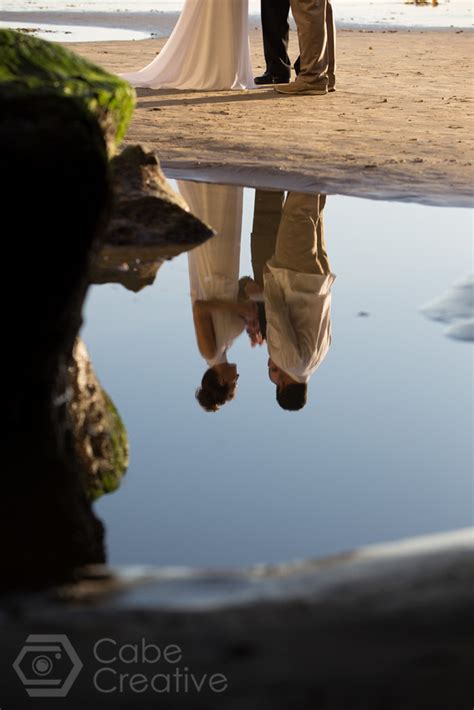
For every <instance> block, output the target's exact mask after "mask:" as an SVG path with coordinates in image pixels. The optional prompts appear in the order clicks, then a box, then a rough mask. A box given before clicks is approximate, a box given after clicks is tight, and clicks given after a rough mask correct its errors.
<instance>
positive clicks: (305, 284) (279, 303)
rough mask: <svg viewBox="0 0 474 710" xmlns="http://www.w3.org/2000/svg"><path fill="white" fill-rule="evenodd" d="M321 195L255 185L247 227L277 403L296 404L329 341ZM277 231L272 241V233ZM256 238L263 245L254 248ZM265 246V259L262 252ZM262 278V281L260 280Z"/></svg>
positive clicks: (250, 288) (329, 280) (329, 277)
mask: <svg viewBox="0 0 474 710" xmlns="http://www.w3.org/2000/svg"><path fill="white" fill-rule="evenodd" d="M325 203H326V197H325V196H324V195H310V194H305V193H299V192H290V193H288V196H287V197H286V200H285V199H284V193H282V192H278V193H274V192H269V191H262V190H260V191H258V192H257V195H256V200H255V217H254V227H253V232H252V257H253V263H254V269H255V281H254V282H250V283H249V284H248V285H247V286H246V290H247V292H248V293H249V295H250V296H251V297H252V296H253V297H259V294H260V298H263V302H264V304H265V316H266V323H265V331H266V338H267V344H268V354H269V359H268V374H269V377H270V379H271V381H272V382H273V383H274V384H275V385H276V397H277V401H278V403H279V405H280V406H281V407H282V408H283V409H287V410H293V411H295V410H299V409H302V408H303V407H304V405H305V404H306V397H307V383H308V381H309V378H310V377H311V375H312V374H313V373H314V372H315V370H316V369H317V368H318V367H319V365H320V364H321V362H322V360H323V359H324V357H325V356H326V354H327V351H328V349H329V346H330V344H331V286H332V284H333V282H334V279H335V276H334V274H333V273H331V268H330V265H329V259H328V255H327V251H326V244H325V240H324V226H323V209H324V205H325ZM269 227H270V229H272V230H273V234H276V239H275V242H274V244H273V242H272V233H271V232H269ZM260 230H261V231H260ZM260 239H261V241H262V247H263V248H262V249H260V248H259V242H260ZM269 248H270V249H271V252H272V253H271V256H270V251H267V255H266V256H267V257H269V258H267V259H266V260H265V262H264V261H263V259H262V254H264V252H265V250H269ZM262 280H263V286H262Z"/></svg>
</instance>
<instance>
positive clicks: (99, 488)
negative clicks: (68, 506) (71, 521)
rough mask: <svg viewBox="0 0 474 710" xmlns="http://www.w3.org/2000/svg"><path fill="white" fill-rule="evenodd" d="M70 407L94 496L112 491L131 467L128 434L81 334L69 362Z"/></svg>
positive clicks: (91, 496) (79, 454)
mask: <svg viewBox="0 0 474 710" xmlns="http://www.w3.org/2000/svg"><path fill="white" fill-rule="evenodd" d="M68 391H69V398H68V399H69V402H68V410H69V416H70V421H71V422H72V433H73V439H74V446H75V449H76V455H77V457H78V459H79V460H80V462H81V464H82V468H83V471H84V475H85V481H84V487H85V491H86V493H87V496H88V498H89V499H90V500H96V499H97V498H99V497H100V496H102V495H103V494H104V493H112V491H115V490H116V489H117V488H118V487H119V486H120V482H121V480H122V477H123V475H124V473H125V471H126V470H127V467H128V453H129V447H128V437H127V431H126V429H125V426H124V424H123V422H122V419H121V417H120V414H119V413H118V411H117V409H116V407H115V405H114V403H113V402H112V400H111V399H110V397H109V395H108V394H107V393H106V392H105V390H103V389H102V387H101V385H100V383H99V381H98V379H97V376H96V374H95V371H94V368H93V366H92V362H91V360H90V357H89V353H88V352H87V348H86V346H85V344H84V342H83V341H82V340H81V339H80V338H77V340H76V344H75V346H74V351H73V357H72V361H71V364H70V366H69V390H68Z"/></svg>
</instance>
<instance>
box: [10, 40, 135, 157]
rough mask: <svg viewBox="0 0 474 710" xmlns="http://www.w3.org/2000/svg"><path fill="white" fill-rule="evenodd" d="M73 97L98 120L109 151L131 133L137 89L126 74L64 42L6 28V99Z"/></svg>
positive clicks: (113, 149) (112, 151)
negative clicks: (111, 70) (105, 66)
mask: <svg viewBox="0 0 474 710" xmlns="http://www.w3.org/2000/svg"><path fill="white" fill-rule="evenodd" d="M35 95H43V96H44V95H55V96H68V97H71V98H74V99H76V100H78V101H79V102H80V103H81V104H82V105H84V106H85V107H86V108H87V110H88V111H89V112H90V113H92V114H93V115H94V116H95V117H96V118H97V120H98V122H99V124H100V126H101V127H102V130H103V132H104V136H105V139H106V143H107V148H108V152H109V155H112V154H113V153H114V151H115V148H116V146H117V145H118V144H119V143H120V141H121V140H122V138H123V137H124V135H125V132H126V130H127V127H128V124H129V122H130V119H131V117H132V114H133V109H134V106H135V91H134V89H133V88H132V87H131V86H130V84H128V83H127V82H126V81H123V79H120V78H119V77H118V76H115V75H114V74H109V73H108V72H106V71H105V70H104V69H102V68H101V67H98V66H97V65H95V64H92V63H91V62H89V61H87V60H85V59H83V58H82V57H80V56H78V55H77V54H74V53H73V52H71V51H69V50H67V49H65V48H64V47H62V46H61V45H59V44H55V43H52V42H46V41H44V40H41V39H38V38H36V37H31V36H29V35H25V34H23V33H21V32H14V31H13V30H0V100H1V99H2V98H11V97H13V96H25V97H29V96H31V97H34V96H35Z"/></svg>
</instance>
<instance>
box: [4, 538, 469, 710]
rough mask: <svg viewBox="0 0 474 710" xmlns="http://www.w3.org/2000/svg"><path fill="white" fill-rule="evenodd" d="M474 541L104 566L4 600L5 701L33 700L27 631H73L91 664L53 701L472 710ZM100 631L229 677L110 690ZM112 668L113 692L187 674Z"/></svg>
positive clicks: (270, 709)
mask: <svg viewBox="0 0 474 710" xmlns="http://www.w3.org/2000/svg"><path fill="white" fill-rule="evenodd" d="M473 540H474V537H473V530H472V529H466V530H460V531H456V532H453V533H447V534H442V535H433V536H428V537H422V538H414V539H411V540H406V541H401V542H398V543H393V544H388V545H378V546H374V547H368V548H363V549H361V550H358V551H355V552H352V553H348V554H345V555H340V556H338V557H333V558H329V559H326V560H321V561H308V562H300V563H295V564H292V565H282V566H279V567H268V568H266V567H261V568H256V569H253V570H250V571H247V572H240V571H239V572H227V573H221V574H219V573H214V572H209V573H208V572H205V571H189V570H166V569H165V570H136V569H135V570H134V569H128V570H127V569H125V570H121V571H119V572H117V573H116V575H115V576H111V575H110V574H108V573H107V571H106V570H96V572H95V573H91V574H90V576H89V578H88V579H83V581H81V582H78V583H77V584H76V585H72V586H69V587H63V588H61V589H56V590H55V592H54V594H49V595H48V596H28V597H25V598H23V599H21V600H19V599H18V598H16V599H15V600H14V601H13V600H10V599H8V598H3V603H2V607H1V616H0V619H1V621H0V624H1V626H0V629H1V636H0V638H1V645H2V653H1V658H2V661H1V662H2V664H3V666H4V667H3V669H2V686H3V687H2V692H3V698H4V700H5V706H6V707H9V708H20V707H24V706H25V705H24V704H25V698H26V695H25V691H24V688H23V687H22V686H21V683H19V681H18V678H17V677H16V675H15V673H14V671H13V670H12V668H11V663H12V662H13V660H14V659H15V656H16V655H17V654H18V653H19V651H20V649H21V647H22V645H23V643H24V641H25V638H26V636H27V635H28V634H38V633H48V634H64V633H66V634H67V636H68V637H69V640H70V641H71V643H72V644H73V646H74V648H75V649H76V651H77V653H78V655H79V657H80V658H81V661H82V662H83V664H84V668H83V670H82V672H81V674H80V675H79V678H78V680H77V681H76V683H75V684H74V687H73V689H72V690H71V692H70V693H69V695H68V698H67V700H65V701H61V700H56V701H55V707H60V708H63V707H64V708H67V710H73V709H74V710H75V708H78V709H79V708H81V710H82V708H84V707H85V705H86V703H89V704H91V703H93V704H94V703H97V704H99V703H100V707H107V708H108V707H110V708H112V707H114V708H115V707H120V708H134V709H135V708H138V707H139V708H140V709H141V708H146V709H148V708H150V710H151V708H156V707H165V708H192V709H193V710H198V709H202V710H214V708H216V709H217V708H219V709H222V708H223V709H224V710H226V709H227V708H229V709H231V710H249V709H251V710H253V709H254V708H255V709H256V710H257V709H258V710H280V709H281V710H290V709H293V708H297V709H298V710H306V709H307V710H317V709H319V708H321V709H323V708H324V709H325V710H353V709H357V710H372V709H374V710H375V709H377V710H385V709H387V710H389V709H390V710H394V709H397V710H398V709H400V710H401V709H402V708H403V710H406V708H413V709H415V708H416V710H420V709H421V710H423V709H424V708H426V710H428V709H429V710H437V709H438V708H439V710H441V709H442V710H446V708H449V709H450V710H457V709H459V710H461V708H469V707H471V705H472V702H471V701H472V697H471V693H472V659H473V654H474V635H473V632H474V603H473V598H472V589H473V584H474V559H473V548H474V544H473ZM102 638H108V639H112V642H110V643H109V645H108V646H107V647H106V648H107V650H108V651H113V650H114V649H115V650H116V647H115V645H114V644H117V646H120V645H122V644H139V645H140V643H141V639H145V640H146V643H148V644H155V645H157V646H159V647H160V648H161V649H164V648H165V647H166V646H168V645H170V644H175V645H178V646H179V647H180V649H181V651H182V658H181V660H180V661H179V664H178V666H179V667H180V668H181V670H182V671H183V673H184V669H187V670H186V673H188V674H191V673H192V674H193V675H194V677H195V678H202V677H203V675H204V674H207V677H209V676H210V675H212V674H216V673H220V674H224V675H225V676H226V678H227V680H228V688H227V689H226V690H225V692H222V693H212V692H210V691H209V686H206V687H207V691H206V690H203V691H202V692H201V693H197V692H194V693H193V692H188V693H185V692H175V691H170V692H169V693H167V694H166V695H162V694H161V695H159V694H157V693H156V692H154V691H153V690H152V689H148V690H145V691H144V692H142V693H140V695H137V693H136V692H133V691H132V690H131V689H130V687H129V686H128V685H127V683H125V687H124V691H123V692H121V693H118V691H114V692H110V693H103V692H100V691H99V690H97V689H96V688H95V687H94V682H93V678H94V674H95V673H96V672H97V671H98V670H100V668H102V667H104V664H101V663H100V662H99V661H97V660H96V659H95V658H94V655H93V647H94V644H95V643H96V642H97V641H98V640H99V639H102ZM104 648H105V647H104ZM104 655H106V654H104ZM109 655H110V656H112V655H114V653H110V654H109ZM109 668H111V669H112V670H111V671H108V672H107V673H106V674H103V676H100V677H101V678H102V679H103V685H104V687H105V686H108V688H107V689H109V690H110V688H113V687H114V685H115V684H116V681H117V678H118V675H119V674H124V673H128V674H132V675H133V674H138V673H142V674H143V675H144V676H146V678H151V677H152V676H153V675H155V674H157V673H161V674H172V673H174V672H175V671H176V666H174V665H170V664H169V663H168V664H167V663H166V662H165V661H163V660H162V661H161V662H160V663H158V664H153V665H150V664H143V663H138V664H124V663H121V662H117V663H115V664H111V665H109ZM114 673H115V674H114ZM99 685H100V683H99ZM7 699H8V703H7V702H6V701H7ZM36 702H37V704H38V707H43V705H42V701H41V700H37V701H36ZM44 702H45V703H46V704H45V705H44V707H48V708H49V707H50V705H48V704H47V701H44ZM49 702H51V701H49ZM94 706H95V705H94Z"/></svg>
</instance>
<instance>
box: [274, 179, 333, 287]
mask: <svg viewBox="0 0 474 710" xmlns="http://www.w3.org/2000/svg"><path fill="white" fill-rule="evenodd" d="M325 204H326V195H307V194H306V193H304V192H289V193H288V197H287V199H286V202H285V206H284V208H283V214H282V218H281V222H280V228H279V230H278V236H277V243H276V249H275V256H274V257H273V259H272V266H277V267H280V268H283V269H291V270H292V271H298V272H300V273H304V274H329V273H331V267H330V264H329V259H328V254H327V251H326V242H325V240H324V224H323V209H324V205H325Z"/></svg>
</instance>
